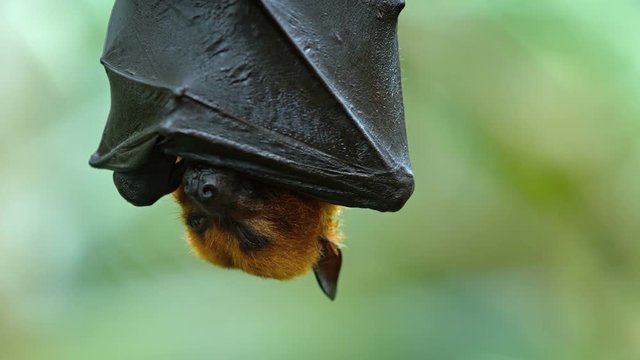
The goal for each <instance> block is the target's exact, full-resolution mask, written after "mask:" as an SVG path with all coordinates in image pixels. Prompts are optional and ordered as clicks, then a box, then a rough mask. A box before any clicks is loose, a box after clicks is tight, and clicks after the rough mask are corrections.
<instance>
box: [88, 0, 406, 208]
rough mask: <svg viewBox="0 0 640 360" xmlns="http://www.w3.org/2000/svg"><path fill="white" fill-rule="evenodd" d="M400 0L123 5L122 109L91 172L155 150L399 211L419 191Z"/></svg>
mask: <svg viewBox="0 0 640 360" xmlns="http://www.w3.org/2000/svg"><path fill="white" fill-rule="evenodd" d="M402 6H403V2H401V1H389V0H379V1H343V0H332V1H316V0H244V1H232V0H221V1H200V0H189V1H184V0H183V1H177V0H158V1H148V0H118V1H116V4H115V7H114V10H113V14H112V18H111V22H110V25H109V34H108V37H107V41H106V45H105V51H104V56H103V59H102V62H103V64H104V65H105V67H106V69H107V74H108V76H109V79H110V84H111V90H112V109H111V113H110V115H109V119H108V122H107V125H106V128H105V131H104V134H103V138H102V141H101V144H100V146H99V148H98V151H97V152H96V153H95V154H94V155H93V156H92V158H91V161H90V163H91V165H93V166H95V167H100V168H108V169H112V170H115V171H117V172H124V173H131V172H132V171H133V172H135V171H139V169H140V168H141V167H143V166H149V165H148V162H149V159H150V155H151V154H152V153H153V152H154V151H161V152H163V153H165V154H168V155H170V156H181V157H184V158H187V159H193V160H198V161H204V162H208V163H210V164H211V165H214V166H221V167H228V168H233V169H235V170H237V171H239V172H241V173H244V174H245V175H247V176H249V177H254V178H257V179H260V180H261V181H265V182H267V183H271V184H273V185H277V186H281V187H286V188H290V189H293V190H297V191H303V192H306V193H309V194H311V195H314V196H316V197H318V198H321V199H323V200H326V201H328V202H331V203H335V204H340V205H345V206H352V207H368V208H373V209H377V210H381V211H394V210H398V209H399V208H401V207H402V205H403V204H404V203H405V201H406V200H407V199H408V197H409V196H410V195H411V193H412V191H413V176H412V173H411V166H410V163H409V158H408V149H407V142H406V135H405V129H404V114H403V107H402V94H401V89H400V73H399V64H398V52H397V38H396V22H397V16H398V14H399V12H400V10H401V9H402Z"/></svg>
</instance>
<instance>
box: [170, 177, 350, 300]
mask: <svg viewBox="0 0 640 360" xmlns="http://www.w3.org/2000/svg"><path fill="white" fill-rule="evenodd" d="M174 196H175V198H176V200H177V201H178V203H179V204H180V205H181V207H182V218H183V220H184V222H185V225H186V227H187V238H188V239H187V240H188V242H189V244H190V245H191V247H192V248H193V249H194V250H195V252H196V253H197V254H198V255H199V256H200V257H201V258H203V259H204V260H206V261H208V262H210V263H213V264H215V265H218V266H221V267H225V268H237V269H241V270H243V271H245V272H247V273H250V274H253V275H257V276H261V277H267V278H274V279H290V278H292V277H295V276H298V275H302V274H304V273H306V272H308V271H309V270H311V269H314V270H316V276H317V277H318V281H319V282H321V281H323V280H324V281H326V280H327V279H322V277H323V275H322V274H323V273H326V271H327V270H329V272H330V273H331V272H332V271H333V272H335V279H334V280H329V282H332V281H333V285H334V287H335V281H337V272H336V269H335V264H334V265H332V266H333V267H334V269H321V267H323V265H322V264H325V263H327V261H326V259H327V258H328V257H329V258H331V257H336V256H337V257H339V256H340V254H339V250H337V245H338V242H339V240H340V235H339V233H338V229H337V221H336V216H337V214H338V212H339V207H338V206H336V205H332V204H329V203H326V202H322V201H320V200H317V199H315V198H312V197H309V196H306V195H303V194H298V193H293V192H290V191H286V190H282V189H275V188H272V187H268V186H265V185H262V184H260V183H257V182H254V181H250V180H247V179H244V178H242V177H241V176H239V175H238V174H236V173H235V172H233V171H228V170H219V169H213V168H210V167H201V166H194V167H190V168H188V169H187V170H186V172H185V174H184V178H183V183H182V184H181V185H180V186H179V188H178V189H177V190H176V191H175V192H174ZM329 263H330V262H329ZM339 266H340V264H339V263H338V265H337V271H339ZM318 273H320V275H318ZM321 287H322V288H323V290H325V292H327V290H326V287H325V286H323V284H322V282H321ZM333 293H334V294H333V295H334V296H335V289H334V290H333ZM328 295H329V294H328ZM329 296H330V297H331V295H329Z"/></svg>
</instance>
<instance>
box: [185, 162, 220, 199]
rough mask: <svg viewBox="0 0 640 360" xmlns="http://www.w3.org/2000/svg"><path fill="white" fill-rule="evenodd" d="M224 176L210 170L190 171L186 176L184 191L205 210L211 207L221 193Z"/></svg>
mask: <svg viewBox="0 0 640 360" xmlns="http://www.w3.org/2000/svg"><path fill="white" fill-rule="evenodd" d="M221 186H222V176H221V175H220V174H217V173H216V172H214V171H212V170H210V169H204V170H203V169H189V170H187V171H186V172H185V174H184V191H185V193H186V194H187V195H188V196H189V197H190V198H191V199H192V200H193V201H195V202H197V203H199V204H200V205H202V206H203V207H205V208H208V207H210V206H211V204H212V203H213V202H214V201H215V200H216V198H217V197H218V194H219V193H220V188H221Z"/></svg>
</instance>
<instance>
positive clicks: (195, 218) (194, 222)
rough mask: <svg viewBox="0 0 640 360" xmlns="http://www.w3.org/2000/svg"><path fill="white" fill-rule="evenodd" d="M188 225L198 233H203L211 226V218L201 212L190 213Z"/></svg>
mask: <svg viewBox="0 0 640 360" xmlns="http://www.w3.org/2000/svg"><path fill="white" fill-rule="evenodd" d="M187 225H189V227H191V228H192V229H193V231H195V232H197V233H198V234H202V233H204V232H205V230H207V227H208V226H209V220H208V219H207V217H206V216H204V215H201V214H190V215H189V216H187Z"/></svg>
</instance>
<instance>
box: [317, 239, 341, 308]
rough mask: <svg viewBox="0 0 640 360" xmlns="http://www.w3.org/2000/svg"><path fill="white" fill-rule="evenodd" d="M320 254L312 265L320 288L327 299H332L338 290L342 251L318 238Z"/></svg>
mask: <svg viewBox="0 0 640 360" xmlns="http://www.w3.org/2000/svg"><path fill="white" fill-rule="evenodd" d="M320 243H321V244H322V255H321V256H320V260H318V263H317V264H316V265H315V266H314V267H313V272H314V274H315V275H316V280H318V285H320V289H322V292H324V294H325V295H327V296H328V297H329V299H331V300H334V299H335V298H336V293H337V291H338V276H339V275H340V267H341V266H342V252H341V251H340V249H339V248H338V246H337V245H335V244H334V243H332V242H330V241H327V240H325V239H322V240H320Z"/></svg>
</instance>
